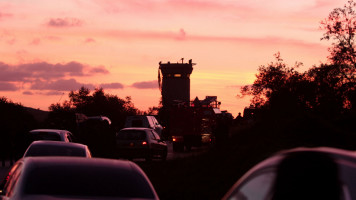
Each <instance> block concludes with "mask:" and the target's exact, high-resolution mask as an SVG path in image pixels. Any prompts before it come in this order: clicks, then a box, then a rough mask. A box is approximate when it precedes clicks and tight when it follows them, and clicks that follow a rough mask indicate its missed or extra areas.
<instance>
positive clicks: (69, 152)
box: [25, 145, 85, 157]
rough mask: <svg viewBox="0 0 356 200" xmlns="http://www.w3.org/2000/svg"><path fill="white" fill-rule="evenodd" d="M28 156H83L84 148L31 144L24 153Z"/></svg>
mask: <svg viewBox="0 0 356 200" xmlns="http://www.w3.org/2000/svg"><path fill="white" fill-rule="evenodd" d="M28 156H79V157H85V150H84V149H81V148H74V147H69V146H64V147H61V146H52V145H41V146H31V147H30V148H29V149H28V151H27V152H26V154H25V157H28Z"/></svg>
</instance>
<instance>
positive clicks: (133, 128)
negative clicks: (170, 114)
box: [120, 127, 153, 131]
mask: <svg viewBox="0 0 356 200" xmlns="http://www.w3.org/2000/svg"><path fill="white" fill-rule="evenodd" d="M126 130H139V131H146V130H153V129H151V128H144V127H130V128H123V129H121V130H120V131H126Z"/></svg>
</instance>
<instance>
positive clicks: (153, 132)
mask: <svg viewBox="0 0 356 200" xmlns="http://www.w3.org/2000/svg"><path fill="white" fill-rule="evenodd" d="M152 134H153V135H154V136H155V138H156V140H160V139H161V138H160V137H159V135H158V134H157V133H156V131H153V130H152Z"/></svg>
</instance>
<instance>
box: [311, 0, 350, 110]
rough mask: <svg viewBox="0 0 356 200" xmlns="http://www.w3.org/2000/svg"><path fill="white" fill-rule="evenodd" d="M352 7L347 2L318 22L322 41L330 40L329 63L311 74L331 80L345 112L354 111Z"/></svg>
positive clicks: (331, 85) (330, 83)
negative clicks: (321, 29) (323, 31)
mask: <svg viewBox="0 0 356 200" xmlns="http://www.w3.org/2000/svg"><path fill="white" fill-rule="evenodd" d="M355 8H356V3H355V2H354V1H353V0H349V1H348V3H347V4H345V5H344V7H343V8H335V9H334V10H333V11H332V12H331V13H330V14H329V16H328V18H326V19H324V20H323V21H322V22H321V25H322V28H323V29H324V30H325V31H326V32H325V33H324V35H323V37H322V38H321V39H322V40H332V46H331V47H330V48H329V52H330V56H329V57H328V58H329V60H330V61H331V64H330V65H322V66H321V67H320V68H319V69H313V70H312V71H311V73H314V75H317V76H319V77H320V74H321V75H324V77H323V78H325V79H326V80H329V81H330V82H329V85H330V87H333V89H334V90H336V92H335V94H336V95H337V96H339V97H340V98H341V99H342V106H343V107H344V108H348V109H350V108H351V109H354V107H355V105H356V101H355V98H354V96H355V93H356V92H355V89H356V88H355V87H356V51H355V33H356V11H355ZM315 71H316V72H315ZM324 82H325V81H324ZM338 103H339V102H338Z"/></svg>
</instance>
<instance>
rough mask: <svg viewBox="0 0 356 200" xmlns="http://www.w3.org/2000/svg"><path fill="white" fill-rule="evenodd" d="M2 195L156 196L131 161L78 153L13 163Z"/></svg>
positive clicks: (7, 196)
mask: <svg viewBox="0 0 356 200" xmlns="http://www.w3.org/2000/svg"><path fill="white" fill-rule="evenodd" d="M1 195H2V197H3V199H6V200H7V199H12V200H17V199H26V200H29V199H37V200H42V199H44V200H47V199H158V196H157V194H156V191H155V189H154V188H153V186H152V184H151V182H150V180H149V179H148V178H147V176H146V175H145V173H144V172H143V171H142V169H141V168H140V167H139V166H138V165H136V164H135V163H133V162H131V161H123V160H110V159H102V158H92V159H88V158H81V157H26V158H22V159H20V160H19V161H17V162H16V163H15V165H14V166H13V167H12V169H11V170H10V172H9V177H8V181H7V182H6V184H5V186H4V188H3V190H2V194H1Z"/></svg>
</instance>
